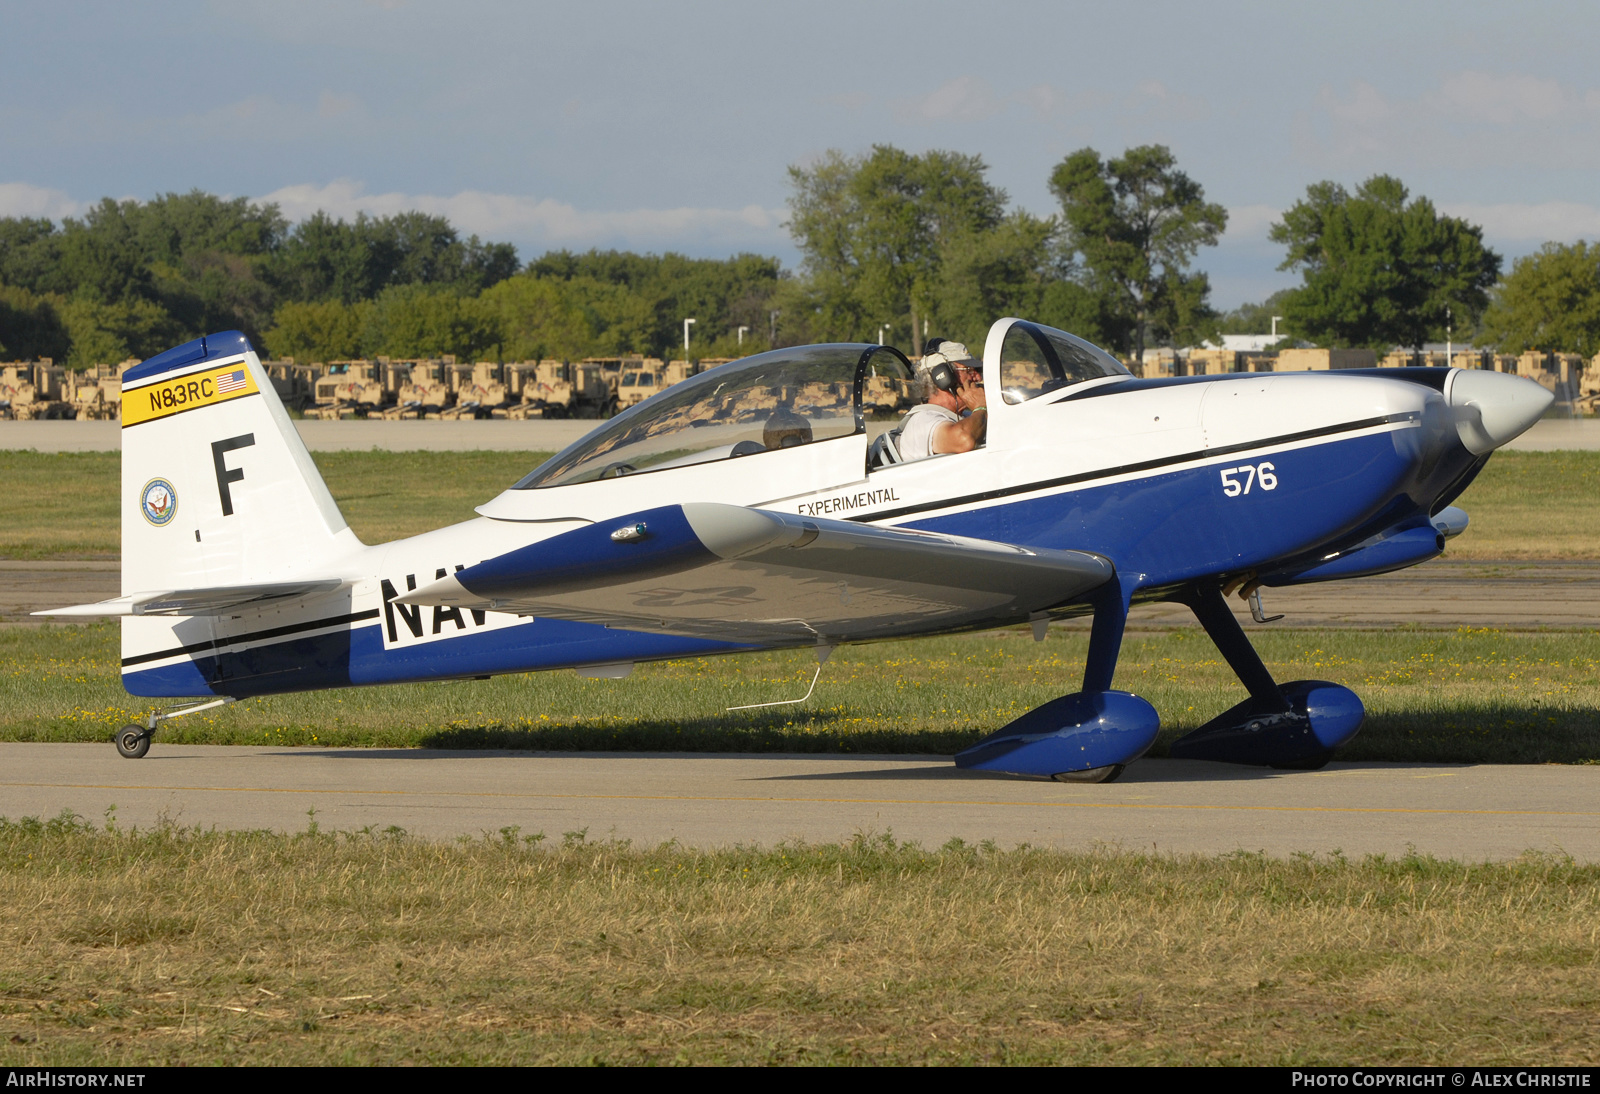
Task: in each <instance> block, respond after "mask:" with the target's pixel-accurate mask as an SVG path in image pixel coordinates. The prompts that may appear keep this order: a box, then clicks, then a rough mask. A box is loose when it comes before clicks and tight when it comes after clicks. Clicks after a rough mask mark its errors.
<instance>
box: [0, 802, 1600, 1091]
mask: <svg viewBox="0 0 1600 1094" xmlns="http://www.w3.org/2000/svg"><path fill="white" fill-rule="evenodd" d="M536 835H537V834H535V833H521V832H517V831H514V830H509V829H508V830H506V831H505V832H503V833H500V834H499V835H489V836H486V837H485V838H483V839H474V840H462V841H458V842H456V843H430V842H424V841H420V840H415V839H411V838H408V837H406V836H405V835H404V834H403V833H399V832H396V831H391V832H386V833H356V834H345V835H336V834H329V833H322V832H316V831H313V830H308V831H307V832H305V833H301V834H299V835H271V834H266V833H249V832H235V833H217V832H210V833H201V832H195V831H186V830H179V829H173V828H167V829H158V830H155V831H151V832H140V833H122V832H114V831H113V832H108V831H105V830H103V829H99V830H93V829H90V828H88V827H87V826H85V825H84V824H83V823H82V822H81V821H77V820H75V819H73V818H71V817H70V816H68V817H62V818H57V819H56V820H54V821H51V822H45V823H40V822H39V821H37V820H33V821H21V822H18V821H15V820H14V821H11V822H9V823H4V824H0V905H3V906H4V907H6V908H8V909H11V910H12V913H13V914H11V915H8V916H5V917H3V918H0V951H3V952H4V953H5V955H6V957H5V959H4V961H3V962H0V1064H5V1065H12V1066H39V1065H46V1064H55V1065H72V1064H78V1065H88V1064H94V1065H109V1066H119V1067H133V1066H138V1065H141V1064H321V1063H339V1064H355V1065H361V1064H396V1063H424V1064H470V1063H486V1064H494V1063H499V1064H508V1063H554V1064H570V1063H653V1062H659V1063H704V1064H715V1063H735V1064H769V1063H780V1064H792V1063H873V1064H896V1063H1021V1064H1033V1063H1084V1064H1191V1063H1223V1064H1277V1065H1286V1064H1318V1063H1321V1064H1349V1063H1364V1064H1436V1065H1451V1066H1463V1065H1467V1064H1517V1065H1544V1066H1548V1065H1556V1064H1569V1065H1570V1064H1588V1065H1593V1064H1594V1063H1595V1062H1596V1061H1597V1059H1600V987H1597V985H1600V977H1597V975H1596V973H1597V971H1600V970H1597V963H1600V933H1597V930H1596V927H1595V924H1596V923H1597V922H1600V868H1596V867H1593V866H1589V867H1585V866H1578V865H1575V864H1573V863H1571V862H1569V861H1565V860H1560V859H1555V858H1537V857H1529V858H1525V859H1524V860H1522V861H1518V862H1513V863H1507V864H1492V865H1465V864H1458V863H1446V862H1439V861H1435V860H1432V859H1427V858H1416V857H1411V858H1403V859H1382V858H1375V859H1367V860H1363V861H1359V862H1352V861H1346V860H1345V859H1343V858H1341V857H1339V856H1338V855H1337V854H1335V855H1333V856H1332V857H1300V858H1291V859H1287V860H1273V859H1268V858H1264V857H1261V856H1256V855H1242V854H1241V855H1232V856H1225V857H1220V858H1197V857H1196V858H1180V857H1154V856H1147V855H1136V854H1126V853H1101V854H1070V853H1061V852H1053V851H1043V850H1037V849H1027V848H1023V849H1018V850H1015V851H1010V852H998V851H994V850H992V849H988V848H982V847H971V846H965V845H960V844H952V845H949V846H946V847H945V848H942V849H939V850H937V851H934V850H922V849H919V848H915V847H909V846H902V845H897V844H896V843H895V841H894V840H893V838H892V837H888V836H886V835H884V836H879V837H876V838H874V837H863V838H859V839H858V840H857V841H855V842H854V843H852V844H846V845H843V846H784V847H778V848H771V849H764V850H758V849H731V850H725V851H717V852H692V851H687V850H685V849H683V848H679V847H676V846H671V845H668V846H663V847H659V848H655V849H638V848H632V847H629V846H627V845H624V844H615V843H606V844H598V845H596V844H585V843H584V842H582V837H581V836H579V835H578V834H577V833H572V834H569V835H568V836H567V837H565V838H564V839H562V838H559V837H558V836H557V835H556V834H554V833H551V834H549V836H550V838H548V839H545V840H537V839H535V838H534V837H535V836H536Z"/></svg>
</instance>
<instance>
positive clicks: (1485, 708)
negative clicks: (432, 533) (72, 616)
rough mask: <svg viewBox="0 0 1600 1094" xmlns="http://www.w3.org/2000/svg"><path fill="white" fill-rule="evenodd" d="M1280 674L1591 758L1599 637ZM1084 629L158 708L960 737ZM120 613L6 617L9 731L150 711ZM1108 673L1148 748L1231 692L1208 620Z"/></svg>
mask: <svg viewBox="0 0 1600 1094" xmlns="http://www.w3.org/2000/svg"><path fill="white" fill-rule="evenodd" d="M1253 637H1254V640H1255V642H1256V644H1257V648H1258V649H1259V650H1260V652H1261V655H1262V657H1263V659H1264V660H1265V661H1266V663H1267V666H1268V668H1270V669H1271V670H1272V672H1273V674H1274V675H1275V676H1276V677H1277V678H1278V679H1280V680H1294V679H1329V680H1334V681H1337V682H1339V683H1342V684H1345V685H1347V686H1349V687H1352V688H1354V689H1355V690H1356V691H1357V693H1358V694H1360V695H1361V697H1362V699H1363V700H1364V701H1365V702H1366V704H1367V709H1368V712H1369V714H1368V719H1367V724H1366V726H1365V727H1364V728H1363V729H1362V731H1361V733H1360V735H1358V736H1357V737H1356V738H1355V740H1353V741H1352V742H1351V743H1350V744H1348V745H1346V746H1345V747H1344V748H1343V749H1341V751H1340V757H1341V758H1343V759H1355V760H1359V759H1374V760H1416V761H1423V760H1426V761H1440V762H1456V761H1459V762H1492V763H1549V762H1555V763H1592V762H1600V720H1597V718H1596V715H1595V711H1596V709H1600V634H1596V633H1595V632H1594V631H1585V632H1577V633H1571V632H1538V633H1521V632H1498V631H1487V630H1471V629H1463V630H1458V631H1455V632H1441V631H1422V630H1405V629H1398V630H1390V631H1384V632H1376V633H1375V632H1361V631H1289V630H1268V631H1262V632H1258V633H1257V634H1256V635H1254V636H1253ZM1086 650H1087V636H1086V635H1085V634H1084V633H1083V632H1081V631H1066V630H1059V629H1058V630H1052V631H1051V632H1050V635H1049V637H1048V638H1047V639H1046V641H1044V642H1042V643H1035V642H1033V641H1032V640H1031V638H1029V637H1028V635H1027V632H1025V631H1000V632H992V633H989V634H983V635H969V636H956V637H946V638H932V639H922V640H918V641H913V642H894V643H881V644H875V645H864V646H849V647H845V648H842V649H839V650H837V651H835V653H834V655H833V657H832V658H831V659H830V660H829V662H828V664H827V666H826V667H825V668H824V670H823V674H822V678H821V681H820V682H819V683H818V685H817V692H816V694H815V695H814V696H813V697H812V698H811V700H810V701H809V702H807V703H805V704H803V705H801V706H794V707H778V708H774V709H771V710H768V711H760V712H736V713H728V712H727V711H726V709H725V708H727V707H729V706H734V705H738V704H741V703H759V702H768V701H772V700H778V699H788V698H794V697H798V696H799V695H801V694H803V693H804V691H805V687H806V683H807V682H808V681H809V680H810V678H811V673H812V671H813V668H814V662H813V661H812V660H811V657H810V655H809V654H808V653H805V652H803V651H802V652H794V651H789V652H783V653H765V654H743V655H739V656H734V657H722V658H713V659H696V660H688V661H677V662H669V663H664V664H655V665H641V666H640V667H639V668H638V670H637V671H635V672H634V674H633V675H632V676H630V677H628V678H627V679H625V680H593V679H581V678H579V677H578V676H577V675H576V674H574V673H572V672H570V671H559V672H547V673H538V674H531V675H522V676H503V677H496V678H495V679H492V680H485V681H463V682H459V683H434V684H410V685H395V686H389V687H378V688H360V689H353V690H349V691H344V692H318V693H312V694H305V695H286V696H281V697H277V698H270V699H256V700H246V701H244V702H240V703H237V704H235V705H234V706H232V707H229V708H228V709H226V710H223V711H217V712H207V713H202V714H197V715H194V716H192V717H189V718H183V719H179V720H177V721H174V722H171V723H168V724H167V725H166V726H163V727H162V729H161V734H160V740H162V741H169V742H186V743H195V744H263V743H272V744H301V745H341V746H342V745H383V746H390V747H407V746H417V745H425V746H432V747H444V748H529V749H556V750H568V749H584V750H587V749H594V750H626V751H634V750H644V751H691V752H694V751H717V752H721V751H733V752H774V751H778V752H817V751H828V752H858V753H859V752H869V753H905V752H912V753H946V754H948V753H953V752H955V751H957V750H959V749H961V748H963V747H965V746H967V745H969V744H971V743H973V742H974V741H976V740H977V739H978V738H979V737H980V736H982V735H983V734H985V733H987V732H989V731H991V730H994V729H997V728H999V727H1000V726H1001V725H1003V724H1005V723H1006V722H1008V721H1010V720H1011V719H1013V718H1015V717H1016V716H1018V715H1019V714H1021V713H1023V712H1024V711H1026V710H1028V709H1030V708H1032V707H1034V706H1036V705H1038V704H1040V703H1042V702H1045V701H1046V700H1049V699H1053V698H1054V697H1056V696H1057V695H1060V694H1062V692H1064V691H1068V690H1071V689H1072V688H1073V687H1075V686H1076V684H1077V681H1078V679H1079V678H1080V677H1081V675H1082V671H1083V658H1084V655H1085V652H1086ZM117 659H118V651H117V630H116V627H115V625H113V624H98V625H94V626H87V627H80V626H66V627H62V626H51V627H44V628H33V627H17V628H9V629H3V630H0V696H3V700H4V701H3V702H0V739H4V740H33V741H41V740H42V741H103V740H109V739H110V737H111V734H112V733H113V732H114V731H115V730H116V728H117V727H118V726H120V725H122V724H124V723H126V722H129V721H132V720H134V719H135V718H137V717H138V716H139V715H140V714H141V713H142V712H144V711H145V710H147V709H149V708H148V707H147V706H146V705H144V704H143V703H141V702H140V701H138V700H135V699H133V698H131V697H130V696H128V695H127V694H126V693H125V692H124V691H123V690H122V686H121V683H120V681H119V678H118V665H117ZM1116 686H1117V687H1119V688H1124V689H1126V690H1129V691H1133V692H1136V693H1138V694H1140V695H1143V696H1145V697H1146V698H1147V699H1149V700H1150V701H1151V702H1153V703H1154V704H1155V705H1156V708H1157V710H1159V711H1160V712H1161V714H1162V722H1163V727H1164V728H1163V730H1162V735H1161V737H1160V738H1159V739H1158V741H1157V745H1156V748H1155V750H1154V753H1153V754H1154V755H1158V756H1159V755H1162V754H1164V751H1165V748H1166V745H1167V744H1168V743H1169V742H1170V741H1171V740H1172V739H1174V738H1175V737H1176V736H1178V735H1179V734H1181V733H1184V732H1187V731H1188V730H1190V729H1193V728H1194V727H1196V726H1198V725H1200V724H1201V723H1202V722H1204V721H1205V720H1207V719H1208V718H1210V717H1211V716H1213V715H1215V714H1218V713H1220V712H1221V711H1222V710H1224V709H1226V708H1227V707H1229V706H1232V705H1233V704H1234V703H1235V702H1237V701H1239V700H1240V699H1242V698H1243V697H1244V696H1243V690H1242V688H1241V686H1240V685H1239V683H1238V681H1237V680H1236V679H1235V678H1234V676H1233V674H1232V672H1231V670H1229V669H1228V667H1227V665H1226V664H1225V663H1224V662H1223V661H1222V658H1221V656H1220V655H1219V654H1218V653H1217V651H1216V648H1215V647H1214V646H1212V645H1211V643H1210V642H1209V640H1207V639H1206V637H1205V635H1204V634H1203V633H1202V632H1200V631H1199V630H1198V629H1179V630H1170V631H1153V632H1143V633H1134V634H1131V635H1129V637H1128V639H1127V641H1126V643H1125V644H1124V647H1123V652H1122V657H1121V660H1120V662H1119V664H1118V668H1117V676H1116Z"/></svg>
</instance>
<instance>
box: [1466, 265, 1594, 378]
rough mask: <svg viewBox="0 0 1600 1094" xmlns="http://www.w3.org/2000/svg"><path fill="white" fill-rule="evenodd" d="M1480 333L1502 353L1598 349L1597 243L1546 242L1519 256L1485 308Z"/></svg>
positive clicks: (1587, 352) (1586, 353)
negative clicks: (1528, 253) (1537, 249)
mask: <svg viewBox="0 0 1600 1094" xmlns="http://www.w3.org/2000/svg"><path fill="white" fill-rule="evenodd" d="M1482 334H1483V337H1484V338H1485V339H1486V340H1487V341H1489V342H1491V343H1493V344H1494V345H1496V346H1498V347H1499V349H1500V351H1501V352H1502V353H1522V352H1524V351H1525V350H1530V349H1538V350H1546V351H1554V352H1557V353H1579V354H1582V355H1583V356H1585V357H1589V356H1592V355H1593V354H1595V353H1597V352H1600V244H1596V245H1590V244H1589V243H1587V242H1585V241H1583V240H1579V241H1578V242H1577V243H1574V244H1572V245H1570V246H1568V245H1566V244H1563V243H1546V244H1545V245H1544V246H1543V247H1541V248H1540V249H1539V252H1538V253H1537V254H1531V255H1527V256H1525V257H1523V258H1519V259H1517V260H1516V262H1515V263H1514V264H1513V265H1512V267H1511V276H1509V277H1507V278H1506V279H1505V281H1504V282H1502V283H1501V284H1500V286H1499V288H1498V289H1496V290H1495V293H1494V298H1493V300H1492V301H1491V303H1490V304H1489V307H1488V309H1487V310H1486V311H1485V312H1484V315H1483V325H1482Z"/></svg>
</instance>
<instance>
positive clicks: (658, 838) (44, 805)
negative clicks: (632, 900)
mask: <svg viewBox="0 0 1600 1094" xmlns="http://www.w3.org/2000/svg"><path fill="white" fill-rule="evenodd" d="M0 771H3V772H4V774H3V775H0V813H4V814H9V815H10V816H11V817H13V818H16V817H20V816H30V815H31V816H50V815H53V814H55V813H58V812H59V811H60V810H61V809H63V808H68V809H72V810H73V811H75V812H77V813H79V814H81V815H82V816H84V817H87V818H90V819H93V820H96V821H98V820H99V819H100V818H101V817H102V816H104V814H105V811H106V810H107V809H108V808H109V807H110V806H112V805H115V806H116V818H117V821H118V823H119V824H121V825H123V826H124V827H126V826H129V825H135V824H137V825H139V826H141V827H148V826H150V825H153V824H157V823H159V822H160V821H161V820H162V819H163V818H165V819H167V820H170V821H172V822H174V823H177V824H180V825H185V826H190V825H198V826H201V827H203V828H211V827H217V828H225V829H251V828H267V829H273V830H277V831H289V832H293V831H303V830H304V829H305V828H306V826H307V824H308V823H309V822H310V820H311V811H312V810H315V819H316V823H317V824H318V825H319V826H320V827H321V828H322V829H323V830H324V831H327V830H330V829H338V830H342V831H353V830H357V829H361V828H365V827H368V826H371V827H372V828H374V829H376V830H380V831H381V830H382V829H385V828H387V827H388V826H390V825H399V826H400V827H401V828H404V829H405V830H406V831H407V832H411V833H414V834H418V835H424V836H431V837H441V838H449V837H455V836H459V835H463V834H469V835H474V836H476V835H478V834H480V833H484V834H489V835H494V834H495V833H498V832H499V830H500V829H502V828H505V827H508V826H513V825H514V826H517V827H518V828H519V829H520V831H521V833H522V834H524V835H528V834H532V833H535V832H543V833H544V834H545V836H546V837H547V838H549V839H551V840H559V839H560V838H561V837H562V835H563V834H564V833H567V832H573V831H578V830H585V829H586V830H587V834H588V838H590V839H603V838H608V837H609V838H616V839H629V840H633V841H634V842H635V843H636V844H642V845H651V846H653V845H655V844H658V843H661V842H663V841H666V840H673V839H675V840H678V841H679V842H681V843H683V844H685V845H686V846H694V847H718V846H727V845H731V844H735V843H760V844H764V845H771V844H774V843H777V842H779V841H782V840H794V839H804V840H810V841H828V840H843V839H849V838H850V837H852V836H853V835H855V834H857V833H883V832H892V833H893V834H894V836H895V837H896V838H897V839H909V840H916V841H918V842H920V843H921V844H922V845H923V846H926V847H937V846H939V845H940V844H942V843H944V842H945V841H946V840H948V839H950V838H952V837H960V838H962V839H965V840H967V841H969V842H972V841H978V840H985V839H992V840H995V841H996V842H997V843H999V844H1000V845H1002V846H1014V845H1016V844H1018V843H1030V844H1034V845H1036V846H1048V847H1059V848H1066V849H1079V850H1085V849H1090V848H1094V847H1103V846H1113V847H1121V848H1124V849H1128V850H1151V849H1154V850H1157V851H1163V852H1178V853H1184V852H1199V853H1218V852H1229V851H1235V850H1245V851H1265V852H1267V853H1269V854H1273V855H1286V854H1291V853H1293V852H1297V851H1310V852H1324V853H1326V852H1332V851H1335V850H1339V851H1342V852H1343V853H1345V854H1347V855H1364V854H1370V853H1383V854H1389V855H1401V854H1405V853H1406V852H1407V851H1408V850H1412V849H1415V850H1416V851H1417V852H1420V853H1424V854H1431V855H1437V856H1441V857H1450V858H1458V859H1466V860H1472V861H1477V860H1483V859H1506V858H1511V857H1514V856H1516V855H1519V854H1521V853H1522V852H1524V851H1527V850H1536V851H1545V852H1551V853H1558V854H1568V855H1572V856H1573V857H1575V858H1577V859H1579V860H1580V861H1585V862H1592V861H1597V860H1600V767H1563V766H1554V765H1548V766H1519V767H1510V766H1464V765H1461V766H1457V765H1439V764H1345V763H1335V764H1332V765H1330V766H1329V767H1327V768H1325V769H1324V770H1322V771H1317V772H1275V771H1258V770H1255V769H1252V768H1243V767H1234V766H1231V765H1227V764H1212V763H1199V762H1184V761H1178V760H1146V761H1142V762H1140V763H1137V764H1134V765H1133V766H1132V767H1130V768H1129V769H1128V771H1127V773H1126V774H1125V775H1124V776H1123V777H1122V779H1121V780H1120V781H1118V782H1115V783H1111V784H1109V785H1103V786H1081V785H1075V784H1062V783H1052V782H1046V781H1040V780H1029V779H1017V778H1010V777H1005V776H987V775H974V774H971V773H966V772H958V771H956V770H955V768H954V767H953V766H952V765H951V764H950V762H949V760H948V759H943V758H940V757H933V756H910V757H908V756H894V757H882V756H878V757H872V756H814V755H812V756H685V755H681V754H674V755H637V754H616V753H613V754H596V753H584V754H561V755H556V754H548V753H544V754H536V753H483V752H440V751H428V750H385V749H309V748H307V749H281V748H267V747H225V746H196V745H163V744H161V743H160V741H159V739H158V741H157V743H156V745H155V747H154V748H153V749H152V750H151V752H150V755H149V756H147V757H146V758H145V759H143V760H124V759H121V758H120V757H118V756H117V754H116V752H115V751H114V750H113V749H112V747H111V746H110V745H109V744H92V745H87V744H85V745H77V744H73V745H68V744H0Z"/></svg>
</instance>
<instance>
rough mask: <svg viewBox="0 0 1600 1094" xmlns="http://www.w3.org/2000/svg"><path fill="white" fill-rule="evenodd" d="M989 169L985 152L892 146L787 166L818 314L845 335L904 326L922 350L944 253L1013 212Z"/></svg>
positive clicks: (794, 229)
mask: <svg viewBox="0 0 1600 1094" xmlns="http://www.w3.org/2000/svg"><path fill="white" fill-rule="evenodd" d="M987 170H988V169H987V167H986V166H985V165H984V162H983V160H982V159H981V158H980V157H978V156H965V155H961V154H959V153H955V152H943V151H930V152H926V153H924V154H922V155H920V156H914V155H911V154H910V153H907V152H903V151H901V150H900V149H898V148H894V147H891V146H889V145H875V146H874V147H873V149H872V152H871V154H870V155H867V156H862V157H856V158H850V157H846V156H844V155H842V154H841V153H839V152H829V153H827V154H826V155H825V156H823V157H822V159H821V160H820V161H819V162H817V163H816V164H814V165H813V166H811V167H806V168H802V167H791V168H789V179H790V184H791V187H792V192H791V194H790V197H789V210H790V218H789V231H790V234H791V235H793V237H794V239H795V242H796V243H797V244H798V245H799V247H800V250H801V252H802V254H803V255H804V256H805V257H804V263H803V268H804V272H805V273H806V275H807V277H808V279H809V280H810V282H811V287H812V294H813V296H814V298H815V300H816V304H815V308H816V312H815V319H814V320H812V321H813V322H814V323H815V324H816V325H817V326H819V327H823V328H828V327H832V328H834V329H835V330H836V331H837V332H838V334H839V335H840V336H845V337H848V336H850V334H851V333H856V336H858V337H859V336H860V335H859V332H861V331H863V330H866V329H870V328H873V327H875V326H876V325H877V324H879V323H883V322H889V323H893V324H896V325H900V329H902V330H909V331H910V333H911V339H910V341H911V346H912V350H913V352H920V351H921V346H922V326H923V323H924V322H925V321H938V320H940V319H941V318H942V317H941V316H938V315H937V314H935V304H934V302H935V298H936V297H937V295H938V293H939V283H940V279H941V270H942V266H943V261H944V256H945V253H946V251H947V250H949V249H951V248H957V247H961V246H962V245H963V241H967V242H970V240H971V238H972V237H973V236H975V235H981V234H983V233H985V232H989V231H992V230H994V229H995V228H996V227H998V226H999V225H1000V223H1001V222H1002V220H1003V219H1004V217H1005V205H1006V200H1007V199H1006V194H1005V191H1004V190H1001V189H998V188H997V187H994V186H992V185H990V184H989V182H988V180H987V179H986V178H985V174H986V172H987Z"/></svg>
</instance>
